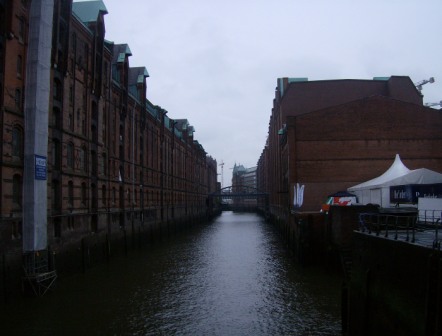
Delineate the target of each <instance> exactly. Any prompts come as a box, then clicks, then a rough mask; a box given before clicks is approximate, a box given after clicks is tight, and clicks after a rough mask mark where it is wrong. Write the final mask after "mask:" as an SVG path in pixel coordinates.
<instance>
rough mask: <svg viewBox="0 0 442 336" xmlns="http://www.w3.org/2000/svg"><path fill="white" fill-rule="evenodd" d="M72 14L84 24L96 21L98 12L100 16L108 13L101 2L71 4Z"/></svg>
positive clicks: (97, 0)
mask: <svg viewBox="0 0 442 336" xmlns="http://www.w3.org/2000/svg"><path fill="white" fill-rule="evenodd" d="M72 12H73V13H74V14H75V15H76V16H77V17H78V18H79V19H80V20H81V22H84V23H88V22H95V21H97V18H98V15H99V14H100V12H101V13H102V14H107V13H108V11H107V8H106V6H105V5H104V3H103V1H101V0H95V1H81V2H73V3H72Z"/></svg>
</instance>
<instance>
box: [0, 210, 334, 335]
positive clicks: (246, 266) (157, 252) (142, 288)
mask: <svg viewBox="0 0 442 336" xmlns="http://www.w3.org/2000/svg"><path fill="white" fill-rule="evenodd" d="M339 299H340V279H339V278H338V277H336V276H332V275H330V274H328V273H325V272H322V271H319V270H315V269H311V268H307V269H303V268H301V267H299V266H297V265H296V264H295V263H294V261H293V260H292V258H291V257H290V255H288V254H287V250H286V249H285V247H284V245H283V243H282V240H281V237H280V236H279V235H278V234H277V232H276V231H275V230H274V229H273V228H272V227H270V226H269V224H266V223H265V222H263V221H262V219H261V218H260V217H258V216H256V215H254V214H234V213H231V212H226V213H223V215H222V216H220V217H219V218H218V219H216V220H215V221H214V222H212V223H210V224H208V225H205V226H202V227H199V228H197V229H195V230H194V231H193V232H191V233H185V234H183V235H181V236H180V237H175V238H173V239H171V240H170V241H168V242H166V243H161V244H157V245H156V246H154V247H152V248H147V249H145V250H142V251H138V252H137V253H132V254H130V256H129V257H128V258H119V259H118V260H113V261H111V262H110V263H109V264H104V265H100V266H97V267H94V268H93V269H91V270H89V271H88V273H86V274H81V275H76V276H70V277H68V278H62V279H59V280H58V283H57V288H56V290H55V291H54V292H51V293H49V294H47V295H46V296H44V297H43V298H39V299H35V298H34V299H23V300H19V301H17V302H15V303H13V304H10V305H9V306H8V307H7V309H6V311H5V312H3V311H0V313H1V315H0V322H1V324H0V334H1V335H339V334H340V330H341V327H340V304H339Z"/></svg>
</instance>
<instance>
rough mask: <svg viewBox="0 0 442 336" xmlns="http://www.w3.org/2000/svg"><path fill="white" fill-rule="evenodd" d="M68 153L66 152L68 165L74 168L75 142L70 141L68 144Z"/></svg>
mask: <svg viewBox="0 0 442 336" xmlns="http://www.w3.org/2000/svg"><path fill="white" fill-rule="evenodd" d="M66 150H67V153H66V159H67V165H68V167H69V168H71V169H73V168H74V144H73V143H72V142H69V143H68V144H67V148H66Z"/></svg>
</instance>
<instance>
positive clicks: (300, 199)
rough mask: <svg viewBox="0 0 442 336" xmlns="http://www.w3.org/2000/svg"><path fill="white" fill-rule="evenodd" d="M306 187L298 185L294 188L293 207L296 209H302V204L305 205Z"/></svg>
mask: <svg viewBox="0 0 442 336" xmlns="http://www.w3.org/2000/svg"><path fill="white" fill-rule="evenodd" d="M304 187H305V186H304V185H300V184H299V183H296V185H294V187H293V206H294V207H295V208H300V207H301V206H302V203H304Z"/></svg>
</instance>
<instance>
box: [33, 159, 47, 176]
mask: <svg viewBox="0 0 442 336" xmlns="http://www.w3.org/2000/svg"><path fill="white" fill-rule="evenodd" d="M35 179H36V180H46V157H45V156H41V155H35Z"/></svg>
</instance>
